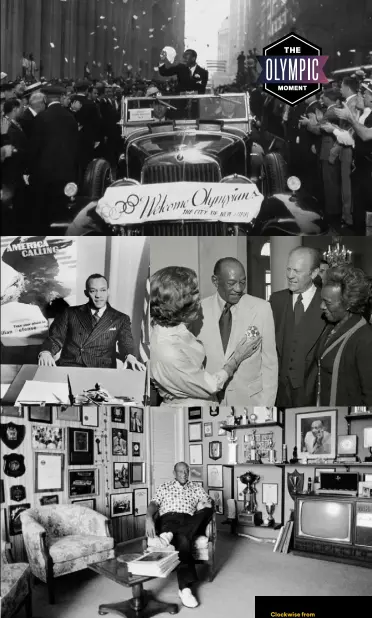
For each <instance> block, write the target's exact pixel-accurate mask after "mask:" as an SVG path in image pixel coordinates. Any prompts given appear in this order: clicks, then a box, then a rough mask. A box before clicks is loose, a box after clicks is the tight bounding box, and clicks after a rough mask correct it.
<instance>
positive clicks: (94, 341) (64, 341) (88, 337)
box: [39, 274, 145, 371]
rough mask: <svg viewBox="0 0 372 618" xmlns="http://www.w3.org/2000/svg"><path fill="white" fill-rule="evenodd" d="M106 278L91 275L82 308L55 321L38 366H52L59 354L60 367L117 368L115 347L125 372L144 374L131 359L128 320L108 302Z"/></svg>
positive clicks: (139, 364) (71, 310)
mask: <svg viewBox="0 0 372 618" xmlns="http://www.w3.org/2000/svg"><path fill="white" fill-rule="evenodd" d="M108 293H109V290H108V284H107V280H106V278H105V277H103V276H102V275H99V274H93V275H90V277H88V279H87V281H86V284H85V295H86V296H87V298H88V299H89V301H88V303H87V304H85V305H79V306H77V307H68V308H67V309H65V310H64V311H63V312H62V313H61V314H60V315H59V316H57V317H56V318H55V320H54V321H53V322H52V324H51V326H50V329H49V336H48V338H47V339H46V341H45V342H44V343H43V345H42V350H41V352H40V354H39V365H47V366H55V364H56V362H55V360H54V356H55V355H56V354H58V353H59V352H61V356H60V359H59V361H58V364H59V365H60V366H63V367H102V368H115V367H116V345H118V352H119V357H120V359H121V360H123V362H124V368H125V369H126V368H128V366H129V365H131V367H132V369H138V370H140V371H144V370H145V367H144V365H143V364H142V363H140V362H139V361H138V360H137V359H136V357H135V355H134V352H135V350H134V343H133V338H132V332H131V324H130V318H129V317H128V316H127V315H125V313H121V312H120V311H117V310H116V309H113V308H112V307H111V306H110V305H109V303H108V302H107V299H108Z"/></svg>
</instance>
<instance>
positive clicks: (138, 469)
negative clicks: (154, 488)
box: [129, 461, 146, 484]
mask: <svg viewBox="0 0 372 618" xmlns="http://www.w3.org/2000/svg"><path fill="white" fill-rule="evenodd" d="M129 465H130V482H131V484H133V483H145V482H146V464H145V463H144V462H142V461H141V462H133V461H131V462H130V464H129Z"/></svg>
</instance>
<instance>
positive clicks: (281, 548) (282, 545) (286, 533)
mask: <svg viewBox="0 0 372 618" xmlns="http://www.w3.org/2000/svg"><path fill="white" fill-rule="evenodd" d="M292 531H293V521H290V520H289V521H287V523H286V524H285V526H282V527H281V528H280V530H279V534H278V538H277V539H276V541H275V545H274V549H273V551H276V552H279V553H282V554H288V550H289V545H290V542H291V538H292Z"/></svg>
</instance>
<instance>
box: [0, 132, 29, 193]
mask: <svg viewBox="0 0 372 618" xmlns="http://www.w3.org/2000/svg"><path fill="white" fill-rule="evenodd" d="M8 139H9V142H8V143H9V144H11V145H12V146H14V148H16V149H17V152H14V154H13V155H12V156H11V157H8V158H7V159H5V161H4V163H3V165H2V166H1V167H2V170H1V171H2V182H3V184H4V185H6V186H8V187H16V186H17V185H19V184H24V183H23V180H22V176H23V174H25V173H26V168H27V148H28V143H27V137H26V135H25V133H24V131H23V129H22V128H21V127H20V126H19V125H18V124H17V123H15V122H11V123H10V126H9V129H8Z"/></svg>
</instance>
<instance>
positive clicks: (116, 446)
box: [111, 427, 128, 455]
mask: <svg viewBox="0 0 372 618" xmlns="http://www.w3.org/2000/svg"><path fill="white" fill-rule="evenodd" d="M111 439H112V454H113V455H128V430H127V429H118V428H117V427H112V429H111Z"/></svg>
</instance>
